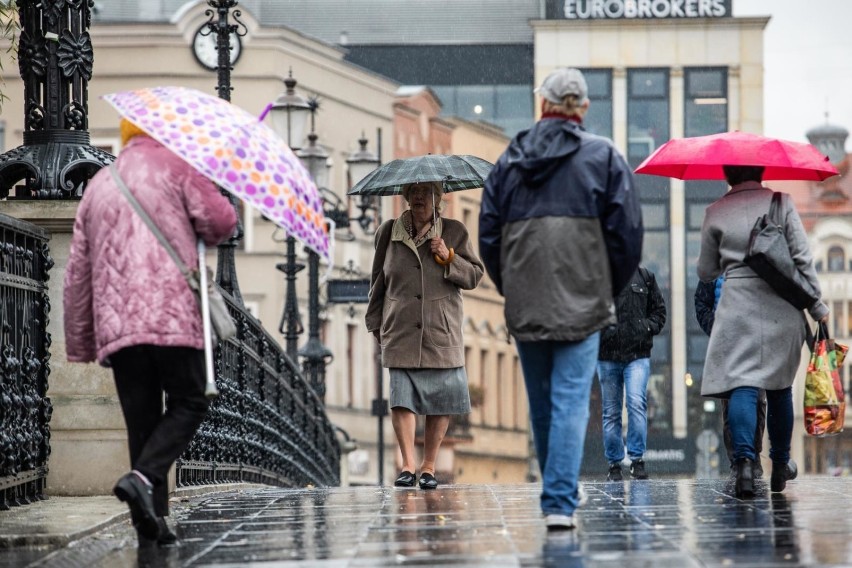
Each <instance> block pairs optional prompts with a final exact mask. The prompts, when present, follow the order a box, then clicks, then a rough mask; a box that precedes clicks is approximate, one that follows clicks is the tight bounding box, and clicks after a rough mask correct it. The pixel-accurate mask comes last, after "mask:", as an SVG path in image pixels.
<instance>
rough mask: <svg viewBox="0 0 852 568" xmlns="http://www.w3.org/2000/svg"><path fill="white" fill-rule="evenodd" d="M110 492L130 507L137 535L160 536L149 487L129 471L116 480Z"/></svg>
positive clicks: (149, 537)
mask: <svg viewBox="0 0 852 568" xmlns="http://www.w3.org/2000/svg"><path fill="white" fill-rule="evenodd" d="M112 492H113V493H114V494H115V496H116V497H118V499H119V500H120V501H123V502H125V503H127V505H128V506H129V507H130V515H131V517H132V518H133V520H134V526H135V527H136V531H137V532H138V533H139V535H141V536H143V537H145V538H147V539H150V540H157V539H158V538H160V523H159V522H158V520H157V513H155V512H154V495H153V492H152V490H151V487H149V486H148V485H147V484H146V483H145V482H144V481H142V480H141V479H139V477H138V476H137V475H136V474H135V473H132V472H131V473H128V474H126V475H125V476H124V477H122V478H121V479H119V480H118V483H116V484H115V487H113V489H112Z"/></svg>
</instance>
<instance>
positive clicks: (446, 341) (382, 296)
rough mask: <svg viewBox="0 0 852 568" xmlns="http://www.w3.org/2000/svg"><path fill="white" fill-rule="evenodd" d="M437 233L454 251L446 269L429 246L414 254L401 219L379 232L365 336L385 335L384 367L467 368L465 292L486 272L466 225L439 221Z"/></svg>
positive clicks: (423, 246) (419, 249) (475, 284)
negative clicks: (378, 331) (463, 335)
mask: <svg viewBox="0 0 852 568" xmlns="http://www.w3.org/2000/svg"><path fill="white" fill-rule="evenodd" d="M437 229H438V233H439V234H440V236H441V237H442V238H443V239H444V242H445V243H446V245H447V248H452V249H454V251H455V258H454V259H453V262H451V263H450V264H449V265H447V266H441V265H440V264H438V263H437V262H435V259H434V258H433V257H432V253H431V252H430V249H429V243H428V242H425V243H423V244H421V245H420V246H419V247H416V249H415V247H414V244H413V243H412V241H411V238H410V237H409V236H408V234H407V233H406V231H405V228H404V227H403V224H402V221H401V220H399V219H396V220H391V221H386V222H385V223H383V224H382V226H381V227H379V230H378V231H377V232H376V254H375V256H374V257H373V270H372V277H371V280H370V302H369V304H368V305H367V315H366V317H365V320H366V323H367V331H370V332H373V331H375V330H381V344H382V365H383V366H385V367H388V368H402V369H410V368H436V369H449V368H453V367H462V366H464V344H463V342H462V319H463V311H462V295H461V291H462V290H472V289H473V288H476V286H477V285H478V284H479V281H480V280H481V279H482V274H483V270H484V268H483V265H482V261H480V260H479V258H478V257H477V256H476V253H475V252H474V251H473V246H472V245H471V243H470V238H469V236H468V233H467V229H466V228H465V226H464V225H463V224H462V223H460V222H458V221H455V220H453V219H439V220H438V225H437ZM385 242H386V243H387V247H383V246H381V245H382V244H383V243H385ZM382 249H384V250H382Z"/></svg>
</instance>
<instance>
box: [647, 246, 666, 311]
mask: <svg viewBox="0 0 852 568" xmlns="http://www.w3.org/2000/svg"><path fill="white" fill-rule="evenodd" d="M669 264H670V263H669V233H668V231H649V230H647V229H646V230H645V238H644V239H643V241H642V265H643V266H644V267H645V268H647V269H648V270H650V271H651V272H653V273H654V276H656V278H657V284H659V286H660V288H661V290H663V291H664V292H667V291H668V289H669ZM663 295H664V296H665V295H666V294H665V293H664V294H663ZM666 305H668V302H667V303H666Z"/></svg>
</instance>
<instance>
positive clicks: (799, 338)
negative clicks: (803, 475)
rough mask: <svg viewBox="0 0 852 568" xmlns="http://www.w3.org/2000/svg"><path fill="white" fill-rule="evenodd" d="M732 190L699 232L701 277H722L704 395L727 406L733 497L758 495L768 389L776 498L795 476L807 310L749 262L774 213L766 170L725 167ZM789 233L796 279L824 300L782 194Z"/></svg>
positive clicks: (816, 314) (814, 313) (822, 314)
mask: <svg viewBox="0 0 852 568" xmlns="http://www.w3.org/2000/svg"><path fill="white" fill-rule="evenodd" d="M724 171H725V177H726V179H727V182H728V184H729V185H730V186H731V189H730V191H729V192H728V193H727V194H726V195H724V196H723V197H722V198H720V199H719V200H718V201H716V202H715V203H713V204H712V205H710V207H708V208H707V212H706V214H705V217H704V226H703V227H702V229H701V253H700V255H699V258H698V277H699V278H700V279H701V280H702V281H704V282H709V281H712V280H713V279H715V278H716V277H718V276H719V275H721V274H725V284H724V293H723V294H722V295H721V299H720V301H719V306H718V307H717V310H716V320H715V322H714V323H713V330H712V334H711V335H710V343H709V346H708V348H707V357H706V359H705V362H704V377H703V379H702V385H701V394H702V395H704V396H711V397H716V398H727V399H728V422H729V425H730V430H731V435H732V437H733V443H734V460H735V463H736V473H737V478H736V487H735V491H736V495H737V497H751V496H753V495H754V483H753V467H754V461H755V460H756V459H758V456H757V455H756V453H755V450H754V432H755V427H756V421H757V401H758V391H759V389H765V390H766V398H767V401H768V405H769V409H768V410H769V411H768V413H767V417H768V420H767V422H768V424H767V430H768V432H769V444H770V449H769V457H770V459H771V460H772V477H771V480H770V488H771V490H772V491H775V492H777V491H783V490H784V487H785V485H786V482H787V481H788V480H791V479H794V478H795V477H796V474H797V470H796V464H795V462H793V461H792V460H791V459H790V440H791V438H792V435H793V398H792V385H793V379H794V378H795V373H796V370H797V369H798V367H799V360H800V358H801V352H802V345H803V344H804V342H805V336H806V329H807V328H806V326H807V325H808V323H807V320H806V319H805V315H804V312H803V311H800V310H797V309H796V308H795V307H794V306H793V305H792V304H790V303H788V302H787V301H786V300H784V299H783V298H781V297H780V296H779V295H778V294H777V293H776V292H775V291H774V290H773V289H772V288H770V286H769V284H767V283H766V282H765V281H764V280H763V279H761V278H760V277H759V276H757V274H755V273H754V272H753V271H752V270H751V269H750V268H749V267H748V266H747V265H746V264H745V263H744V262H743V258H744V257H745V254H746V250H747V248H748V242H749V236H750V234H751V229H752V227H753V226H754V223H755V221H756V220H757V219H758V217H761V216H762V215H764V214H766V213H767V212H768V211H769V205H770V201H771V199H772V194H773V191H772V190H771V189H768V188H766V187H763V186H762V184H761V181H762V178H763V168H762V167H758V166H724ZM782 196H783V199H782V204H783V208H782V211H783V218H784V229H785V235H786V237H787V243H788V245H789V247H790V253H791V256H792V257H793V259H794V261H795V263H796V266H797V268H798V269H799V272H800V273H801V274H802V276H803V277H804V278H805V279H806V280H807V281H808V282H809V283H810V285H811V286H812V287H813V289H814V291H815V292H816V297H820V294H821V292H820V286H819V281H818V280H817V276H816V271H815V270H814V267H813V260H812V258H811V253H810V250H809V248H808V240H807V235H806V233H805V230H804V227H803V226H802V221H801V219H800V218H799V214H798V213H797V212H796V209H795V207H794V206H793V204H792V202H791V201H790V196H789V195H787V194H782ZM808 312H809V313H810V315H811V317H812V318H814V319H815V320H827V319H828V307H827V306H826V305H825V304H824V303H823V302H821V301H819V300H817V301H816V302H815V303H814V304H813V305H812V306H811V307H810V308H809V309H808Z"/></svg>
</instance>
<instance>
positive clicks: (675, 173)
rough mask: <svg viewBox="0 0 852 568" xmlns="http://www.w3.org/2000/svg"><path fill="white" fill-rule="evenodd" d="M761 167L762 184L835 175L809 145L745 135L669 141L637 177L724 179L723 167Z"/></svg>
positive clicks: (656, 152)
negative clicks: (646, 175)
mask: <svg viewBox="0 0 852 568" xmlns="http://www.w3.org/2000/svg"><path fill="white" fill-rule="evenodd" d="M724 165H729V166H763V167H764V168H765V169H764V171H763V179H764V180H812V181H822V180H824V179H826V178H829V177H831V176H833V175H837V168H835V167H834V166H833V165H831V162H830V161H829V159H828V157H827V156H824V155H822V154H820V152H819V151H818V150H817V149H816V148H814V147H813V146H811V145H810V144H803V143H800V142H790V141H788V140H779V139H777V138H767V137H765V136H759V135H757V134H749V133H747V132H739V131H735V132H723V133H722V134H712V135H710V136H696V137H693V138H675V139H673V140H669V141H668V142H666V143H665V144H663V145H662V146H660V147H659V148H657V150H656V151H655V152H654V153H653V154H651V155H650V156H648V158H647V159H646V160H645V161H644V162H642V163H641V164H640V165H639V167H638V168H636V173H638V174H650V175H656V176H665V177H673V178H678V179H687V180H688V179H703V180H715V179H720V180H724V179H725V174H724V173H723V172H722V166H724Z"/></svg>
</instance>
